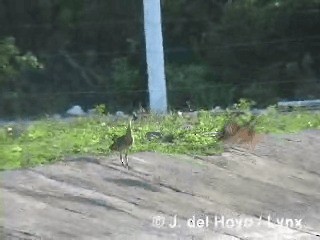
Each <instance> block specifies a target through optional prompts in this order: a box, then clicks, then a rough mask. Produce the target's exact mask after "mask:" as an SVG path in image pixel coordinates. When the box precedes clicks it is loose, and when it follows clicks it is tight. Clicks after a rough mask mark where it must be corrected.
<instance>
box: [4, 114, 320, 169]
mask: <svg viewBox="0 0 320 240" xmlns="http://www.w3.org/2000/svg"><path fill="white" fill-rule="evenodd" d="M248 115H249V113H248ZM248 115H244V116H243V117H242V118H246V117H248ZM227 119H228V115H227V114H222V115H212V114H211V113H210V112H205V111H203V112H199V114H198V117H195V116H192V115H191V116H179V115H178V114H172V115H168V116H155V115H151V116H148V117H147V118H145V119H141V120H138V121H135V122H133V131H134V136H135V145H134V147H133V148H132V152H139V151H157V152H162V153H182V154H185V153H191V154H214V153H218V152H221V151H222V149H223V148H222V146H221V143H220V142H218V141H217V139H216V137H215V136H214V135H215V133H216V132H217V131H219V130H220V129H221V127H222V126H223V124H224V123H225V122H226V120H227ZM238 120H239V121H241V120H243V119H238ZM126 126H127V121H126V120H118V121H115V120H112V119H111V118H108V117H106V116H96V117H90V118H75V119H73V120H72V121H58V120H48V119H44V120H39V121H36V122H34V123H32V124H31V125H29V126H28V127H23V126H19V125H15V126H11V127H12V128H13V136H8V134H7V133H6V127H3V128H1V130H0V168H1V169H2V170H3V169H15V168H21V167H29V166H35V165H39V164H46V163H51V162H54V161H57V160H61V159H62V158H63V157H67V156H74V155H84V154H88V155H108V154H110V150H109V146H110V144H111V143H112V139H113V137H114V136H119V135H121V134H124V132H125V129H126ZM7 127H8V126H7ZM309 128H318V129H319V128H320V113H309V112H302V111H294V112H291V113H279V112H277V111H276V110H275V109H274V108H269V109H268V111H267V113H266V114H265V115H262V116H260V117H259V120H258V121H257V125H256V130H257V132H261V133H288V132H297V131H300V130H304V129H309ZM153 131H157V132H161V133H162V135H163V137H162V138H161V139H154V140H148V139H147V137H146V133H148V132H153Z"/></svg>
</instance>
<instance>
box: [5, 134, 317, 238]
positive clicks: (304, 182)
mask: <svg viewBox="0 0 320 240" xmlns="http://www.w3.org/2000/svg"><path fill="white" fill-rule="evenodd" d="M319 149H320V131H319V130H312V131H311V130H309V131H304V132H302V133H299V134H288V135H269V136H266V137H264V139H263V141H262V142H261V143H260V144H259V145H258V146H257V147H256V149H255V151H254V152H248V151H247V150H244V149H242V148H239V147H238V148H230V149H228V150H227V151H226V152H225V153H223V154H222V155H221V156H211V157H201V156H169V155H162V154H157V153H150V152H144V153H137V154H134V155H131V156H130V157H131V158H130V162H129V163H130V166H131V168H130V169H129V170H126V169H124V168H123V167H122V166H121V165H120V161H119V159H118V157H117V156H112V157H79V158H75V159H66V160H63V161H61V162H58V163H56V164H53V165H50V166H41V167H35V168H31V169H24V170H16V171H4V172H1V173H0V177H1V185H0V188H1V190H0V191H1V201H2V205H3V207H2V214H1V215H0V217H1V222H0V223H1V226H0V227H1V229H2V231H1V234H2V236H1V239H43V240H49V239H55V240H56V239H57V240H58V239H59V240H60V239H61V240H67V239H68V240H70V239H77V240H81V239H83V240H94V239H101V240H102V239H119V240H125V239H130V240H133V239H139V240H140V239H141V240H143V239H146V240H153V239H164V240H168V239H190V240H191V239H217V240H219V239H252V240H255V239H267V240H273V239H306V240H309V239H311V240H312V239H320V157H319ZM44 151H45V149H44ZM175 219H176V220H177V222H175ZM175 223H177V224H175Z"/></svg>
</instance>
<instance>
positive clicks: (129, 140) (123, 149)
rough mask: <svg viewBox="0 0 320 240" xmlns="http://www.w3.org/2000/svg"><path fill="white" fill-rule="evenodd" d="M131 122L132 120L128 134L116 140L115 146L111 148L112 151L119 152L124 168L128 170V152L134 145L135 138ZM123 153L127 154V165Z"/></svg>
mask: <svg viewBox="0 0 320 240" xmlns="http://www.w3.org/2000/svg"><path fill="white" fill-rule="evenodd" d="M131 121H132V120H131V119H130V120H129V124H128V127H127V131H126V134H125V135H123V136H120V137H117V138H115V139H114V142H113V144H112V145H111V146H110V150H112V151H118V152H119V153H120V160H121V163H122V166H124V167H126V168H127V169H129V162H128V152H129V149H130V148H131V146H132V145H133V143H134V138H133V134H132V129H131ZM123 153H124V154H125V161H126V162H125V163H124V161H123Z"/></svg>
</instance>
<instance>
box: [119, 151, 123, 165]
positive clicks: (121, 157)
mask: <svg viewBox="0 0 320 240" xmlns="http://www.w3.org/2000/svg"><path fill="white" fill-rule="evenodd" d="M120 161H121V164H122V166H124V163H123V156H122V152H120Z"/></svg>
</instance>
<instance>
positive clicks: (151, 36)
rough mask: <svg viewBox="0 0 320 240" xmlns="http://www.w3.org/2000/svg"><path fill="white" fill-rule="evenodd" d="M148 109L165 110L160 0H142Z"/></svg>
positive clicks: (165, 95)
mask: <svg viewBox="0 0 320 240" xmlns="http://www.w3.org/2000/svg"><path fill="white" fill-rule="evenodd" d="M143 9H144V32H145V39H146V54H147V66H148V87H149V102H150V110H151V112H155V113H166V112H167V108H168V106H167V88H166V79H165V71H164V57H163V40H162V26H161V4H160V0H143Z"/></svg>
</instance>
